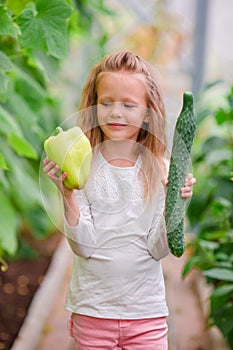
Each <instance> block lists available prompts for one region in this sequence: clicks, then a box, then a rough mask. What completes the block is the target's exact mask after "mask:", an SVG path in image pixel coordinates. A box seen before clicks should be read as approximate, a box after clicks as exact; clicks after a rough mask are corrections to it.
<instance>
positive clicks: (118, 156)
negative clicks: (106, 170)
mask: <svg viewBox="0 0 233 350" xmlns="http://www.w3.org/2000/svg"><path fill="white" fill-rule="evenodd" d="M101 152H102V154H103V156H104V158H105V159H106V160H107V161H108V162H109V163H111V164H113V165H116V166H133V165H134V164H135V162H136V160H137V157H138V144H137V142H135V141H132V140H107V141H104V142H103V144H102V145H101Z"/></svg>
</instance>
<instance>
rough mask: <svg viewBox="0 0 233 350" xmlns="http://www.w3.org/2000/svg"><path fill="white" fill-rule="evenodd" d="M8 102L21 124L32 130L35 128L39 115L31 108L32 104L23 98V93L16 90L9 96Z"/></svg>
mask: <svg viewBox="0 0 233 350" xmlns="http://www.w3.org/2000/svg"><path fill="white" fill-rule="evenodd" d="M7 102H8V104H9V106H10V107H11V109H12V111H14V112H15V114H16V115H17V119H18V120H19V121H20V124H21V125H23V126H24V127H26V128H30V130H32V129H34V128H35V127H36V125H37V116H36V114H35V113H34V112H33V111H32V110H31V108H30V105H29V104H28V103H27V101H26V100H25V99H24V98H23V96H22V95H21V94H18V93H16V92H14V91H12V92H11V94H10V95H9V97H8V101H7Z"/></svg>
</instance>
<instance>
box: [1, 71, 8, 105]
mask: <svg viewBox="0 0 233 350" xmlns="http://www.w3.org/2000/svg"><path fill="white" fill-rule="evenodd" d="M9 83H10V79H9V77H8V76H7V75H6V74H5V73H2V72H0V100H1V101H3V102H5V101H6V99H7V92H8V88H9Z"/></svg>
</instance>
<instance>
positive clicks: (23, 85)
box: [14, 67, 46, 111]
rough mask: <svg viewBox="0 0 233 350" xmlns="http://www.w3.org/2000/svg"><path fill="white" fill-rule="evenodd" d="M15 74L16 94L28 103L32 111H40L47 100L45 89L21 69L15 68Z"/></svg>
mask: <svg viewBox="0 0 233 350" xmlns="http://www.w3.org/2000/svg"><path fill="white" fill-rule="evenodd" d="M14 74H15V76H14V82H15V90H16V92H17V93H18V94H19V95H21V96H22V97H23V98H24V99H25V101H27V103H28V105H29V106H30V108H31V109H32V110H36V111H37V110H38V109H40V108H41V105H42V104H43V103H44V101H45V99H46V90H45V89H44V87H42V86H41V85H40V84H39V83H38V82H37V81H36V80H35V79H34V77H33V76H31V75H29V74H27V73H26V72H25V71H23V70H22V69H20V68H19V67H15V70H14Z"/></svg>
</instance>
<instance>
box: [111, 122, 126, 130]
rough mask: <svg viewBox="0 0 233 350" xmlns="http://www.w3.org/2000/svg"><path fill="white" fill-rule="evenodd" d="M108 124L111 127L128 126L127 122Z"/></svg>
mask: <svg viewBox="0 0 233 350" xmlns="http://www.w3.org/2000/svg"><path fill="white" fill-rule="evenodd" d="M108 126H110V127H111V128H116V129H119V128H123V127H124V126H126V124H122V123H108Z"/></svg>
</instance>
